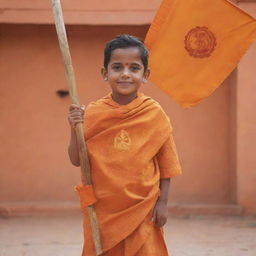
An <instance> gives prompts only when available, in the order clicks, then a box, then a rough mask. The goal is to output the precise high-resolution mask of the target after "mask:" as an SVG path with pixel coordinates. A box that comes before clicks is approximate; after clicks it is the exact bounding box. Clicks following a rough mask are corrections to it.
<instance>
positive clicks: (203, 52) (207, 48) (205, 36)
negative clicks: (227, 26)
mask: <svg viewBox="0 0 256 256" xmlns="http://www.w3.org/2000/svg"><path fill="white" fill-rule="evenodd" d="M184 42H185V49H186V50H187V51H188V53H189V55H190V56H192V57H195V58H206V57H209V56H210V55H211V54H212V52H213V51H214V50H215V47H216V45H217V42H216V37H215V35H214V34H213V33H212V32H211V31H210V30H209V29H208V28H207V27H195V28H193V29H191V30H190V31H189V32H188V33H187V35H186V36H185V41H184Z"/></svg>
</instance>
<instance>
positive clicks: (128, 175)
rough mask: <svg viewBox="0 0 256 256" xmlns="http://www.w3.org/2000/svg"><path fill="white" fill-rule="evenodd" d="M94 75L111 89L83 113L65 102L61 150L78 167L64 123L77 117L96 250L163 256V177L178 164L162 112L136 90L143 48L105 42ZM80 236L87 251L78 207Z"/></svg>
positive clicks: (124, 41) (88, 254)
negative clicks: (95, 227)
mask: <svg viewBox="0 0 256 256" xmlns="http://www.w3.org/2000/svg"><path fill="white" fill-rule="evenodd" d="M101 73H102V76H103V79H104V80H105V81H107V82H108V83H109V85H110V87H111V90H112V92H111V93H110V94H109V95H107V96H105V97H103V98H102V99H100V100H98V101H96V102H92V103H90V104H89V105H88V106H87V108H86V110H85V113H84V107H80V106H77V105H75V104H71V106H70V109H69V115H68V120H69V123H70V125H71V140H70V145H69V150H68V152H69V157H70V160H71V162H72V164H73V165H75V166H79V165H80V164H79V155H78V147H77V142H76V137H75V132H74V129H73V128H72V127H74V126H75V125H76V124H77V123H79V122H83V120H84V129H85V140H86V144H87V150H88V156H89V160H90V166H91V175H92V183H93V189H94V193H95V195H96V198H97V202H96V203H95V209H96V214H97V218H98V222H99V227H100V235H101V240H102V241H101V242H102V247H103V251H104V254H103V255H105V256H167V255H168V252H167V248H166V245H165V242H164V237H163V228H162V227H163V225H164V224H165V223H166V220H167V211H168V210H167V201H168V190H169V183H170V178H171V177H173V176H176V175H179V174H180V173H181V168H180V164H179V161H178V157H177V153H176V149H175V145H174V142H173V138H172V133H171V130H172V129H171V125H170V122H169V119H168V117H167V116H166V114H165V113H164V111H163V110H162V108H161V107H160V105H159V104H158V103H157V102H156V101H154V100H153V99H151V98H150V97H147V96H145V95H143V94H142V93H139V92H138V89H139V88H140V86H141V85H142V84H143V83H146V81H147V78H148V77H149V73H150V71H149V69H148V51H147V49H146V47H145V46H144V44H143V43H142V42H141V41H140V40H139V39H137V38H135V37H133V36H130V35H120V36H118V37H116V38H114V39H113V40H111V41H110V42H108V43H107V45H106V48H105V51H104V67H103V68H102V71H101ZM83 115H85V117H84V118H83ZM84 238H85V243H84V249H83V254H82V255H83V256H94V255H95V251H94V245H93V241H92V237H91V230H90V224H89V220H88V216H87V213H86V211H85V212H84Z"/></svg>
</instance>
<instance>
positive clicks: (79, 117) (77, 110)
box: [68, 104, 85, 128]
mask: <svg viewBox="0 0 256 256" xmlns="http://www.w3.org/2000/svg"><path fill="white" fill-rule="evenodd" d="M84 110H85V106H84V105H82V106H79V105H76V104H71V105H70V106H69V112H68V121H69V124H70V126H71V128H75V126H76V124H78V123H83V122H84Z"/></svg>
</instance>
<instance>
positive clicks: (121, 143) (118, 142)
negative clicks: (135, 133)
mask: <svg viewBox="0 0 256 256" xmlns="http://www.w3.org/2000/svg"><path fill="white" fill-rule="evenodd" d="M131 144H132V141H131V138H130V136H129V134H128V132H127V131H125V130H121V131H120V132H119V133H118V134H117V135H116V137H115V139H114V148H115V149H117V150H118V151H121V152H124V151H128V150H129V149H130V147H131Z"/></svg>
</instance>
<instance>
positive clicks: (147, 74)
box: [143, 69, 150, 80]
mask: <svg viewBox="0 0 256 256" xmlns="http://www.w3.org/2000/svg"><path fill="white" fill-rule="evenodd" d="M149 75H150V69H147V70H146V71H145V72H144V77H143V78H144V79H145V80H148V78H149Z"/></svg>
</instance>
